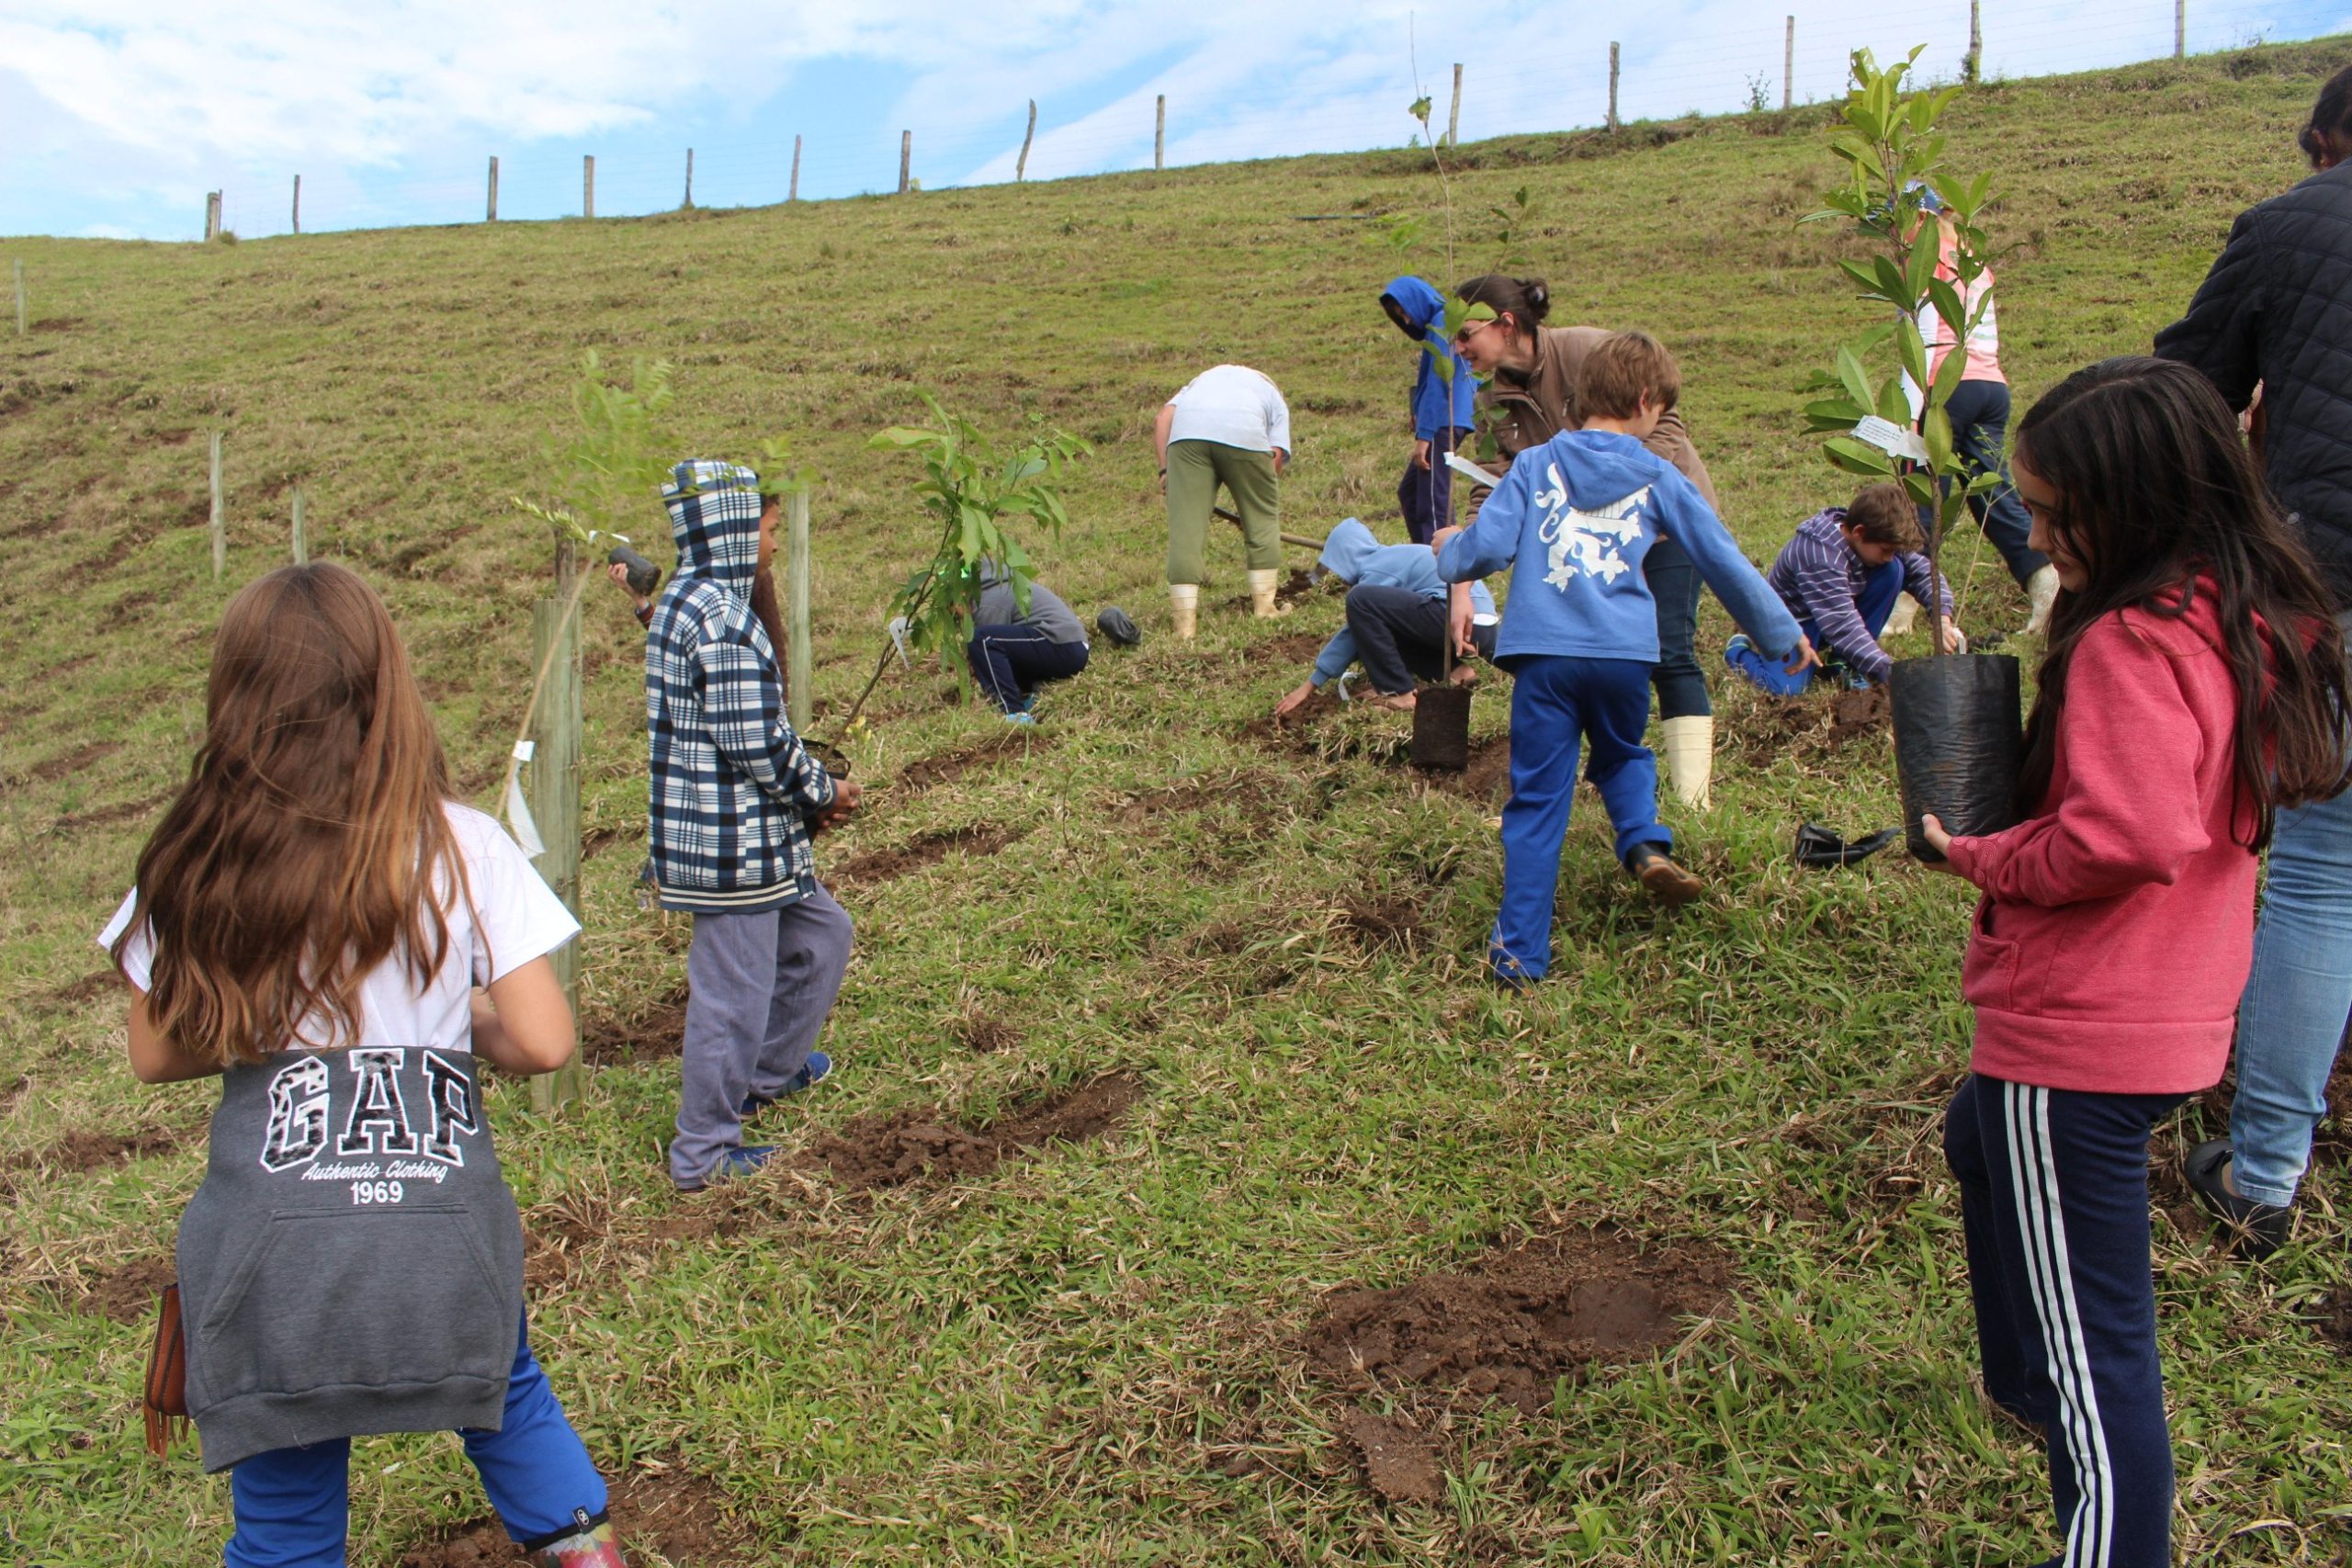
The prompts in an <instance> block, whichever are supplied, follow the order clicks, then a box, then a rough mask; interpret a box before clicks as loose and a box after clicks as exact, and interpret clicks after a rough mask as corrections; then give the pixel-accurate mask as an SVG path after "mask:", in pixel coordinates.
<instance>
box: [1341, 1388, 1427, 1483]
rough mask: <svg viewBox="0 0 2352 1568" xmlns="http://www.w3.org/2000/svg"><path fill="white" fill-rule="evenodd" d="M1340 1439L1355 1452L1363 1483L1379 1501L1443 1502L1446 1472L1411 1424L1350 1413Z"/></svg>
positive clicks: (1388, 1418)
mask: <svg viewBox="0 0 2352 1568" xmlns="http://www.w3.org/2000/svg"><path fill="white" fill-rule="evenodd" d="M1340 1438H1342V1439H1343V1440H1344V1441H1345V1442H1346V1443H1347V1445H1348V1447H1349V1448H1350V1449H1351V1450H1353V1451H1354V1454H1355V1460H1356V1468H1357V1471H1358V1472H1359V1473H1360V1474H1361V1475H1362V1476H1363V1483H1364V1484H1365V1485H1366V1486H1367V1487H1369V1488H1371V1489H1372V1493H1373V1495H1374V1496H1376V1497H1378V1498H1379V1499H1380V1500H1381V1501H1383V1502H1385V1503H1442V1502H1444V1501H1445V1467H1444V1465H1442V1463H1440V1462H1439V1461H1438V1456H1437V1450H1434V1449H1432V1448H1430V1443H1429V1439H1428V1438H1425V1437H1423V1436H1422V1435H1421V1429H1420V1428H1419V1427H1416V1426H1414V1425H1413V1424H1412V1423H1411V1422H1410V1421H1405V1420H1399V1419H1396V1418H1394V1417H1388V1416H1374V1415H1373V1414H1372V1413H1371V1412H1370V1411H1368V1410H1351V1411H1349V1412H1348V1413H1347V1414H1346V1415H1345V1416H1341V1417H1340Z"/></svg>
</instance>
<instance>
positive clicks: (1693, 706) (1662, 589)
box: [1642, 536, 1715, 718]
mask: <svg viewBox="0 0 2352 1568" xmlns="http://www.w3.org/2000/svg"><path fill="white" fill-rule="evenodd" d="M1642 575H1643V577H1644V578H1645V579H1646V580H1647V581H1648V582H1649V585H1650V598H1651V599H1652V600H1654V601H1655V602H1656V603H1657V667H1656V668H1654V669H1653V670H1651V671H1650V682H1651V683H1652V684H1653V685H1655V686H1657V716H1658V717H1660V718H1704V717H1705V716H1708V715H1709V714H1712V713H1713V712H1714V711H1715V710H1714V705H1713V704H1712V703H1710V702H1709V701H1708V700H1707V678H1706V676H1704V675H1702V674H1701V673H1700V672H1699V569H1698V568H1697V567H1696V566H1694V565H1692V564H1691V555H1690V552H1689V551H1687V550H1685V549H1684V548H1683V547H1681V546H1680V545H1678V544H1676V543H1675V542H1674V541H1673V540H1672V539H1668V538H1666V537H1663V536H1660V537H1659V538H1657V539H1654V540H1652V541H1651V542H1650V547H1649V553H1648V554H1647V555H1645V556H1644V557H1643V558H1642Z"/></svg>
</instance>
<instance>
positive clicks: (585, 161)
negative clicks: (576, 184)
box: [580, 152, 596, 218]
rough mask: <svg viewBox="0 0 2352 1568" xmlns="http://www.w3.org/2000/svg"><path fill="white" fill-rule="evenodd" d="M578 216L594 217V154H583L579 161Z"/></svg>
mask: <svg viewBox="0 0 2352 1568" xmlns="http://www.w3.org/2000/svg"><path fill="white" fill-rule="evenodd" d="M580 216H581V217H582V218H594V217H595V216H596V154H594V152H589V153H585V154H583V155H582V157H581V160H580Z"/></svg>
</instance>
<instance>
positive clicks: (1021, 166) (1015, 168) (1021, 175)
mask: <svg viewBox="0 0 2352 1568" xmlns="http://www.w3.org/2000/svg"><path fill="white" fill-rule="evenodd" d="M1036 135H1037V100H1036V99H1035V98H1032V99H1030V100H1029V129H1028V130H1024V131H1023V132H1022V133H1021V161H1020V162H1019V163H1017V164H1013V165H1012V183H1013V184H1014V185H1019V184H1020V183H1021V182H1022V181H1023V180H1025V179H1027V178H1028V177H1029V143H1030V142H1031V141H1035V139H1036Z"/></svg>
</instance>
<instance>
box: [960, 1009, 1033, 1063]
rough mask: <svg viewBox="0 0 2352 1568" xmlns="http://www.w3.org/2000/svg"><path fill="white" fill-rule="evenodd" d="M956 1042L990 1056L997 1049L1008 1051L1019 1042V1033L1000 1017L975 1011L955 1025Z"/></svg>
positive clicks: (968, 1049)
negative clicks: (991, 1016) (992, 1016)
mask: <svg viewBox="0 0 2352 1568" xmlns="http://www.w3.org/2000/svg"><path fill="white" fill-rule="evenodd" d="M956 1043H958V1044H960V1045H962V1046H963V1047H964V1049H965V1050H967V1051H973V1052H977V1053H978V1054H979V1055H983V1056H992V1055H996V1054H997V1053H998V1052H999V1051H1010V1050H1012V1048H1013V1047H1014V1046H1016V1045H1018V1044H1020V1043H1021V1036H1020V1034H1019V1033H1018V1032H1016V1031H1015V1030H1014V1029H1013V1027H1012V1025H1011V1024H1009V1023H1007V1022H1005V1021H1003V1020H1002V1019H999V1018H990V1017H989V1015H988V1014H987V1013H984V1012H976V1013H973V1014H970V1015H969V1016H968V1017H967V1018H965V1019H963V1020H962V1021H960V1022H958V1023H957V1024H956Z"/></svg>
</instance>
